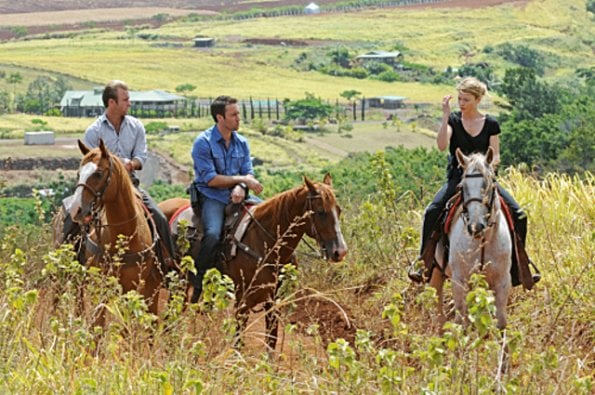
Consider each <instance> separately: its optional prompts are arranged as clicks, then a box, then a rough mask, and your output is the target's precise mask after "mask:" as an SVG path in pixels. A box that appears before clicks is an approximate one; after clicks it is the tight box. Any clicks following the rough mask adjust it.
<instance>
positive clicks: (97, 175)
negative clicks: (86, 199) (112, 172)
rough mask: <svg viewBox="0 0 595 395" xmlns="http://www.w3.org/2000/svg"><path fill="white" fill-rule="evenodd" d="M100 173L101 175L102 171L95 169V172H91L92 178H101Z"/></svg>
mask: <svg viewBox="0 0 595 395" xmlns="http://www.w3.org/2000/svg"><path fill="white" fill-rule="evenodd" d="M102 175H103V173H102V172H100V171H96V172H95V173H93V177H94V178H101V176H102Z"/></svg>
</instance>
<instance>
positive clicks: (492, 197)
mask: <svg viewBox="0 0 595 395" xmlns="http://www.w3.org/2000/svg"><path fill="white" fill-rule="evenodd" d="M465 178H486V179H488V181H489V176H488V175H484V174H482V173H471V174H463V179H465ZM489 185H490V187H491V191H490V192H489V195H490V197H489V199H488V201H487V203H486V201H485V196H484V197H483V198H478V197H472V198H469V199H465V194H464V193H463V212H462V218H463V222H464V223H465V224H466V223H467V222H468V221H469V217H468V215H469V213H468V211H467V206H468V205H469V204H470V203H473V202H476V203H481V204H483V205H485V206H486V207H487V209H488V214H487V215H488V221H487V225H486V229H484V231H483V232H482V236H481V242H480V245H481V261H480V269H481V270H483V268H484V265H485V244H486V235H485V233H486V231H487V229H489V228H491V227H492V226H494V224H496V221H495V217H496V216H495V215H492V214H493V213H492V211H493V210H494V202H495V200H496V189H497V188H496V179H495V178H492V180H491V183H490V184H489ZM461 188H462V182H461Z"/></svg>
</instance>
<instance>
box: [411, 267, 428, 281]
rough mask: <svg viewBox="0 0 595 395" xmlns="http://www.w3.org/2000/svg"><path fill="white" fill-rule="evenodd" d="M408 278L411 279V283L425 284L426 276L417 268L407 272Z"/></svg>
mask: <svg viewBox="0 0 595 395" xmlns="http://www.w3.org/2000/svg"><path fill="white" fill-rule="evenodd" d="M407 276H408V277H409V279H410V280H411V281H413V282H414V283H419V284H421V283H423V282H424V275H423V271H422V270H421V269H417V270H416V269H415V268H413V267H412V268H409V270H408V271H407Z"/></svg>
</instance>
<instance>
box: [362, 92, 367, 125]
mask: <svg viewBox="0 0 595 395" xmlns="http://www.w3.org/2000/svg"><path fill="white" fill-rule="evenodd" d="M365 109H366V98H365V97H362V121H365V120H366V113H365Z"/></svg>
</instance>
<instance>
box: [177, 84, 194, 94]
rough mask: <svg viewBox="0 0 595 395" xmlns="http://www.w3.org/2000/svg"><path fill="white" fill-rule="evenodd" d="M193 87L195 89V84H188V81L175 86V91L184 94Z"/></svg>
mask: <svg viewBox="0 0 595 395" xmlns="http://www.w3.org/2000/svg"><path fill="white" fill-rule="evenodd" d="M195 89H196V86H194V85H192V84H188V83H186V84H181V85H178V86H176V92H178V93H181V94H185V93H186V92H192V91H193V90H195Z"/></svg>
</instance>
